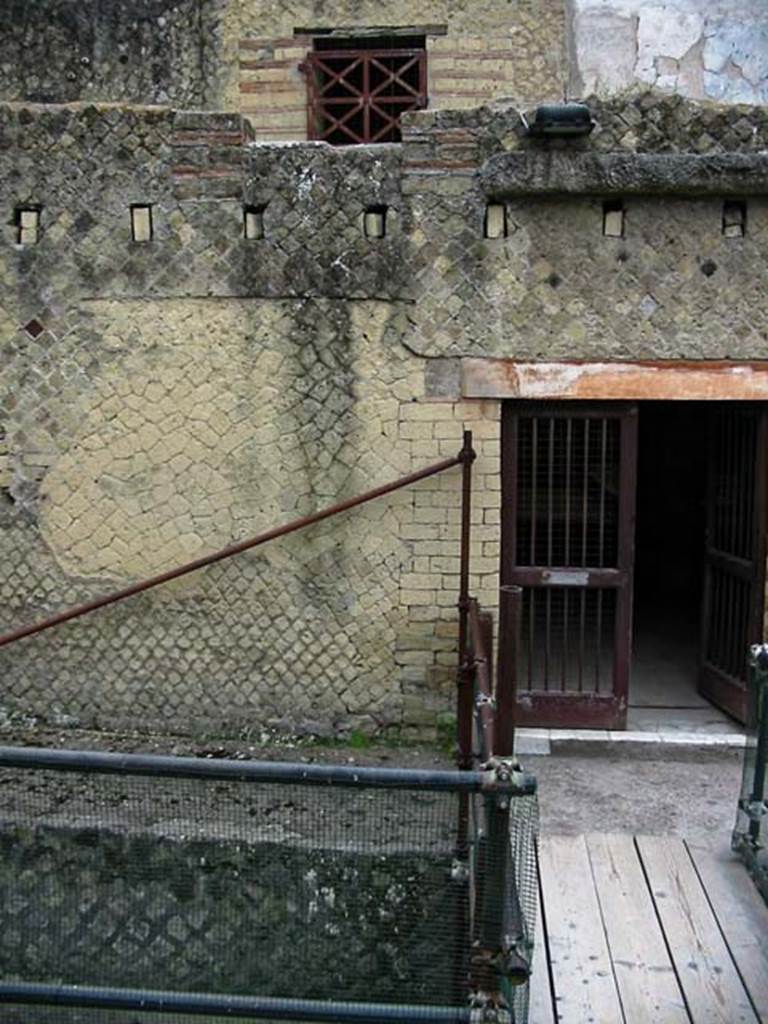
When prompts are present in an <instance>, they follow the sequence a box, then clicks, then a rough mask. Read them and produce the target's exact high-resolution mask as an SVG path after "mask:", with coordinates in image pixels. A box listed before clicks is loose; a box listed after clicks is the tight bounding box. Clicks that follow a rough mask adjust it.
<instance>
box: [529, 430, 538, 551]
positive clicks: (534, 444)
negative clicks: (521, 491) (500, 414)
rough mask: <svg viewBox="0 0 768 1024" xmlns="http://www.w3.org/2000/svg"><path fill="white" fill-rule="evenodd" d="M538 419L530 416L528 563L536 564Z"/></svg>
mask: <svg viewBox="0 0 768 1024" xmlns="http://www.w3.org/2000/svg"><path fill="white" fill-rule="evenodd" d="M538 474H539V421H538V419H537V417H536V416H532V417H531V556H530V559H529V560H528V565H537V564H538V559H537V558H536V520H537V518H538V480H537V477H538Z"/></svg>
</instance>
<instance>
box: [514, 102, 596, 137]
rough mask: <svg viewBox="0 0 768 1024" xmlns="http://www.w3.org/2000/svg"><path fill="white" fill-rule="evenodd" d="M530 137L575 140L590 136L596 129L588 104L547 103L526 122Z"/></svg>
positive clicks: (538, 108)
mask: <svg viewBox="0 0 768 1024" xmlns="http://www.w3.org/2000/svg"><path fill="white" fill-rule="evenodd" d="M525 124H526V128H527V130H528V134H529V135H535V136H539V137H544V136H547V137H550V138H551V137H556V138H574V137H579V136H584V135H589V133H590V132H591V131H592V129H593V128H594V127H595V122H594V121H593V120H592V115H591V114H590V112H589V107H588V106H587V105H586V103H545V104H543V105H542V106H540V107H537V108H536V113H535V115H534V118H533V120H532V121H526V122H525Z"/></svg>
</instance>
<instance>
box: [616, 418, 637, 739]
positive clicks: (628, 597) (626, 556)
mask: <svg viewBox="0 0 768 1024" xmlns="http://www.w3.org/2000/svg"><path fill="white" fill-rule="evenodd" d="M618 429H619V439H618V440H619V452H618V459H619V465H618V468H619V508H618V513H619V514H618V523H617V529H618V537H617V540H618V547H617V556H618V557H617V560H616V561H617V568H618V569H619V570H620V571H621V573H622V574H623V576H624V579H625V580H626V582H625V583H623V584H622V585H621V586H620V587H619V588H618V590H617V591H616V598H615V601H616V603H615V606H614V643H613V650H614V657H613V695H614V697H615V699H616V702H617V704H618V705H619V709H620V714H621V716H622V719H623V722H622V724H621V725H620V726H619V728H624V727H625V725H626V713H627V704H628V701H629V676H630V664H631V655H632V576H633V571H634V563H635V528H634V524H635V504H636V494H637V432H638V407H637V405H628V406H627V407H626V409H625V411H624V412H623V413H622V415H621V416H620V417H619V420H618Z"/></svg>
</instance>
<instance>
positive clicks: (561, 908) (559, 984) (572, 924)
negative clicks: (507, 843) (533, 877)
mask: <svg viewBox="0 0 768 1024" xmlns="http://www.w3.org/2000/svg"><path fill="white" fill-rule="evenodd" d="M539 870H540V874H541V891H542V898H543V901H544V911H545V914H546V921H547V939H548V943H549V956H550V965H551V968H552V981H553V986H554V994H555V1009H556V1012H557V1019H558V1020H560V1021H563V1022H564V1024H591V1022H594V1024H598V1022H599V1024H623V1022H624V1017H623V1015H622V1012H621V1004H620V1003H619V996H618V993H617V991H616V982H615V980H614V977H613V970H612V968H611V960H610V956H609V954H608V944H607V942H606V938H605V931H604V930H603V922H602V918H601V916H600V906H599V904H598V900H597V894H596V892H595V887H594V883H593V880H592V872H591V869H590V865H589V856H588V854H587V847H586V843H585V841H584V837H583V836H547V837H545V838H542V840H541V843H540V847H539ZM532 1020H533V1018H532Z"/></svg>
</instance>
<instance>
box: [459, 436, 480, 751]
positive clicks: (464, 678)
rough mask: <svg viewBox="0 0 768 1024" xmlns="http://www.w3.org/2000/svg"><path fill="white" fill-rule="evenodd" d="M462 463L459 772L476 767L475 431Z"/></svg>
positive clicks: (467, 438)
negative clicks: (472, 648) (472, 652)
mask: <svg viewBox="0 0 768 1024" xmlns="http://www.w3.org/2000/svg"><path fill="white" fill-rule="evenodd" d="M459 458H460V459H461V554H460V567H459V665H458V679H457V684H458V693H457V698H456V724H457V733H458V737H457V738H458V747H459V749H458V763H459V768H470V767H471V766H472V666H471V665H470V659H469V543H470V528H471V519H472V463H473V462H474V461H475V452H474V450H473V448H472V431H471V430H465V431H464V444H463V446H462V449H461V452H460V453H459Z"/></svg>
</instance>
